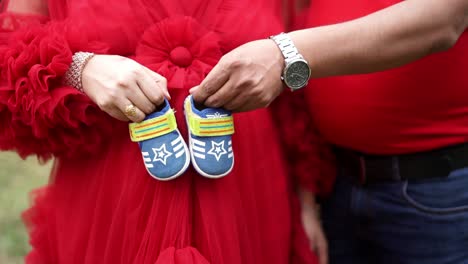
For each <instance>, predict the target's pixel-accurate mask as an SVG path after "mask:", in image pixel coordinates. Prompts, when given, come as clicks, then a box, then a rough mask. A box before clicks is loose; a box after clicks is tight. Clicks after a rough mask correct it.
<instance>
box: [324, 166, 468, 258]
mask: <svg viewBox="0 0 468 264" xmlns="http://www.w3.org/2000/svg"><path fill="white" fill-rule="evenodd" d="M323 225H324V229H325V232H326V234H327V237H328V241H329V252H330V264H468V168H465V169H461V170H457V171H453V172H452V173H451V174H450V175H449V176H448V178H438V179H431V180H425V181H420V182H408V181H402V182H392V183H383V184H376V185H371V186H365V187H361V186H358V185H355V184H353V183H352V181H351V180H350V179H349V177H346V176H345V175H340V176H339V177H338V179H337V183H336V186H335V190H334V192H333V194H332V196H331V197H330V198H329V199H328V200H327V201H325V202H324V204H323Z"/></svg>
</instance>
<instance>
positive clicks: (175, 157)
mask: <svg viewBox="0 0 468 264" xmlns="http://www.w3.org/2000/svg"><path fill="white" fill-rule="evenodd" d="M129 128H130V138H131V139H132V141H134V142H138V144H139V146H140V149H141V154H142V155H143V160H144V162H145V166H146V170H147V171H148V173H149V174H150V175H151V176H152V177H153V178H155V179H157V180H161V181H167V180H172V179H175V178H177V177H178V176H180V175H181V174H182V173H184V172H185V171H186V170H187V168H188V165H189V163H190V157H189V151H188V148H187V144H185V141H184V139H183V138H182V136H181V135H180V132H179V130H178V129H177V122H176V118H175V115H174V111H173V110H172V109H171V107H170V105H169V102H168V101H167V100H166V102H165V106H164V108H163V109H162V110H160V111H157V112H154V113H152V114H150V115H148V116H147V117H146V118H145V120H144V121H143V122H141V123H131V124H130V125H129Z"/></svg>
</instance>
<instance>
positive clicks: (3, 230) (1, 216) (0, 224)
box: [0, 1, 52, 264]
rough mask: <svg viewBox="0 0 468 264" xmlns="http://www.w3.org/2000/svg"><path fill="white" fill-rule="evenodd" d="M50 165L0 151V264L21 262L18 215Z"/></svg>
mask: <svg viewBox="0 0 468 264" xmlns="http://www.w3.org/2000/svg"><path fill="white" fill-rule="evenodd" d="M0 3H1V1H0ZM51 165H52V162H48V163H47V164H44V165H41V164H39V162H38V161H37V159H36V158H34V157H32V158H29V159H27V160H22V159H20V158H19V157H18V155H17V154H15V153H11V152H0V264H17V263H23V262H24V261H23V258H24V255H25V254H26V253H27V252H28V250H29V246H28V236H27V231H26V228H25V226H24V224H23V222H22V220H21V213H22V212H23V211H24V210H25V209H27V208H28V207H29V205H30V199H29V193H30V191H31V190H33V189H35V188H37V187H40V186H43V185H45V184H46V183H47V181H48V175H49V172H50V169H51Z"/></svg>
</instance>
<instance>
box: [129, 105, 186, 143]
mask: <svg viewBox="0 0 468 264" xmlns="http://www.w3.org/2000/svg"><path fill="white" fill-rule="evenodd" d="M129 129H130V138H131V140H132V141H133V142H140V141H144V140H148V139H152V138H155V137H160V136H163V135H166V134H169V133H171V132H172V131H174V130H176V129H177V122H176V118H175V115H174V111H173V110H172V109H170V110H169V111H167V112H166V113H165V114H164V115H162V116H158V117H155V118H151V119H147V120H145V121H143V122H141V123H131V124H129Z"/></svg>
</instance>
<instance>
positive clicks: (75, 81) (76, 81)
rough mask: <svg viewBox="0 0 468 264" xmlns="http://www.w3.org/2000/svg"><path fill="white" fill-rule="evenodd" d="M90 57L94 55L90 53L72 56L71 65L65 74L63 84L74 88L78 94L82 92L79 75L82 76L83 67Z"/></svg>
mask: <svg viewBox="0 0 468 264" xmlns="http://www.w3.org/2000/svg"><path fill="white" fill-rule="evenodd" d="M92 57H94V53H91V52H77V53H75V54H73V57H72V63H71V64H70V68H68V70H67V72H66V73H65V76H64V79H63V83H64V84H65V85H67V86H71V87H74V88H76V89H77V90H78V91H80V92H84V91H83V83H82V82H81V75H82V74H83V69H84V67H85V66H86V64H87V63H88V61H89V60H90V59H91V58H92Z"/></svg>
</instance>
